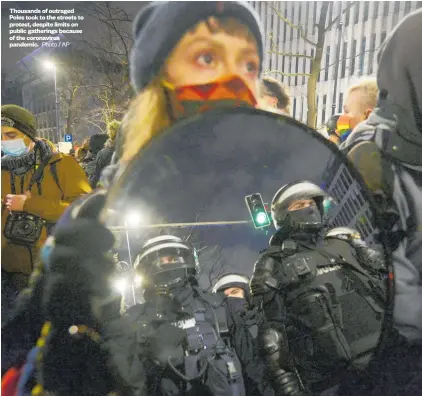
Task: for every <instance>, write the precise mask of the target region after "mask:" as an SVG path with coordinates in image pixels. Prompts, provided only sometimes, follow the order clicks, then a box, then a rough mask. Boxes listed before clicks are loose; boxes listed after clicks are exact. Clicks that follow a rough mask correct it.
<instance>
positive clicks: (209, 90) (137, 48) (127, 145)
mask: <svg viewBox="0 0 422 396" xmlns="http://www.w3.org/2000/svg"><path fill="white" fill-rule="evenodd" d="M157 26H160V29H159V30H157ZM133 32H134V46H133V48H132V52H131V61H130V75H131V80H132V86H133V88H134V91H135V93H136V97H135V98H134V100H133V102H132V104H131V106H130V109H129V111H128V113H127V114H126V116H125V118H124V121H123V124H122V139H123V140H124V142H123V144H122V145H120V143H118V144H116V153H118V154H119V155H118V157H119V162H118V164H117V165H116V166H115V171H114V172H112V173H111V175H110V177H109V178H108V180H106V181H105V182H102V183H101V184H102V185H103V186H104V189H99V190H98V191H97V192H95V193H94V194H91V195H89V196H88V197H87V198H85V199H81V200H79V201H78V202H76V203H75V204H74V205H72V207H71V208H69V210H68V211H66V213H65V214H64V215H63V216H62V218H61V220H60V221H59V223H58V225H57V226H56V228H55V232H54V234H53V238H52V239H51V240H50V241H49V242H48V243H47V244H46V245H45V248H44V249H43V252H42V257H43V259H42V261H43V262H48V263H49V264H48V266H44V267H43V268H42V270H41V271H40V272H41V275H40V277H39V278H38V280H37V282H34V286H33V287H32V288H31V290H29V291H28V293H27V296H28V297H27V301H28V302H27V303H26V304H23V306H25V307H29V305H30V303H31V304H33V305H36V306H39V305H40V304H41V301H40V298H39V294H38V293H36V290H38V289H37V288H39V287H42V284H43V282H45V283H47V287H45V288H43V293H42V294H44V295H45V296H44V299H43V300H42V303H43V304H44V305H46V306H49V304H50V303H52V302H55V304H58V305H59V306H67V305H69V302H71V304H72V306H73V307H75V310H74V311H72V312H76V314H75V315H74V316H73V317H72V321H77V322H79V323H84V322H85V323H87V326H88V327H91V326H92V324H93V323H96V324H98V322H99V326H100V327H101V326H106V323H104V322H103V321H102V319H101V318H98V312H97V311H96V310H90V309H89V307H92V304H91V301H93V300H96V298H95V296H96V295H97V293H100V292H99V290H106V289H107V288H106V285H105V284H104V283H102V282H105V276H102V275H104V273H105V272H106V270H107V268H109V267H108V266H107V265H105V264H104V263H106V262H107V259H106V257H104V256H105V255H104V252H105V251H107V249H111V248H112V246H113V242H110V240H109V239H108V238H105V237H104V234H107V231H108V230H107V229H106V228H105V227H104V226H103V225H102V224H101V223H100V222H99V220H98V214H99V213H100V212H101V209H102V208H103V206H104V203H105V200H106V199H107V188H108V186H109V185H110V182H113V181H115V180H117V178H118V177H119V174H120V172H122V171H123V170H124V168H125V167H126V166H127V165H128V164H129V163H130V161H131V160H132V158H134V157H135V156H136V155H139V154H140V152H142V150H144V149H145V150H146V149H147V145H148V143H150V142H151V141H152V140H153V139H155V138H157V137H158V136H160V134H161V133H163V132H165V130H166V129H167V128H168V127H169V126H171V125H173V124H174V123H175V122H177V121H179V120H181V119H183V118H188V117H191V116H195V115H196V114H198V112H204V111H207V110H208V109H213V108H216V107H225V108H232V107H236V106H246V107H255V106H256V103H257V97H258V92H259V87H260V73H261V70H262V60H263V40H262V33H261V26H260V23H259V19H258V16H257V15H256V13H255V11H254V10H253V9H252V8H251V7H250V6H249V5H248V4H247V3H245V2H232V1H230V2H214V1H209V2H184V1H180V2H153V3H150V4H149V5H147V6H145V7H143V9H142V10H141V12H140V14H139V15H138V16H137V18H136V19H135V21H134V26H133ZM151 177H155V176H154V175H151ZM157 182H159V181H158V180H157ZM76 235H77V237H76ZM111 240H113V238H111ZM90 246H97V251H98V254H97V255H95V254H94V253H92V254H91V256H90V257H89V260H88V259H87V258H86V257H85V252H86V250H87V247H90ZM90 251H91V250H90ZM81 255H82V256H81ZM84 257H85V258H84ZM95 262H98V263H102V265H100V266H99V267H98V271H99V273H97V274H96V275H97V276H95V277H92V275H91V274H92V269H91V266H92V265H94V263H95ZM62 263H66V265H63V264H62ZM72 263H73V264H72ZM70 267H71V268H72V271H70V270H69V268H70ZM53 268H54V276H52V274H51V271H53ZM57 271H58V272H57ZM69 271H70V272H69ZM69 273H72V274H73V276H76V274H77V273H80V274H84V276H81V277H80V281H81V284H80V285H79V286H78V287H77V288H75V287H70V286H69V287H68V286H67V285H68V284H69V282H70V279H71V277H69ZM78 279H79V277H78ZM81 287H82V288H83V289H84V293H78V290H79V289H80V288H81ZM53 291H54V293H53ZM100 294H101V293H100ZM49 296H51V297H49ZM53 296H54V298H53ZM29 302H30V303H29ZM77 306H78V307H79V309H77V308H76V307H77ZM23 311H25V309H24V308H23ZM32 312H33V310H32ZM42 312H45V313H46V314H45V315H46V316H49V315H50V316H49V317H50V318H54V320H53V324H54V326H58V327H59V328H61V330H63V331H62V332H61V333H60V334H64V336H63V337H64V338H63V339H60V340H59V339H55V338H54V336H53V335H54V334H58V333H57V332H54V331H51V334H53V335H52V337H53V338H52V339H51V342H52V343H53V344H54V345H56V346H57V348H58V349H55V348H52V349H49V351H50V352H51V353H53V352H54V351H55V350H56V351H57V355H58V356H60V354H61V353H62V352H63V353H64V351H63V350H60V348H59V345H67V346H68V348H66V351H67V352H66V359H63V361H61V362H60V365H58V367H60V371H61V374H60V375H57V376H55V375H54V374H52V377H54V378H56V380H57V381H58V382H59V383H60V386H63V387H64V388H66V387H70V388H68V389H71V390H72V392H73V393H78V394H80V395H83V394H92V392H91V391H92V388H91V389H89V387H90V386H91V385H92V387H93V388H95V386H96V384H94V383H92V382H91V381H90V378H91V377H92V375H91V376H89V377H88V373H92V370H93V369H92V368H93V367H94V366H95V367H98V366H97V365H96V364H94V363H95V362H96V361H97V356H98V355H97V354H101V352H100V350H101V345H102V344H101V343H99V346H98V349H95V348H94V347H93V349H91V350H89V351H88V350H87V351H86V353H79V354H76V353H75V354H73V353H72V351H76V349H74V348H72V347H71V345H72V344H73V343H78V342H79V338H78V337H70V335H69V334H67V333H66V331H67V330H65V329H63V328H62V326H63V317H62V316H64V317H66V318H67V319H68V318H69V316H68V315H70V311H60V310H59V311H57V310H54V309H52V310H49V308H46V309H44V310H42ZM78 312H80V313H82V312H83V313H84V314H83V315H82V314H81V315H80V316H79V315H78V314H77V313H78ZM94 312H95V315H94ZM38 319H40V318H38ZM19 323H20V324H21V326H20V327H21V328H27V325H26V323H27V321H25V322H24V323H22V321H16V322H15V326H16V325H17V324H19ZM66 323H67V322H66ZM54 326H53V327H54ZM13 328H14V327H13ZM11 331H12V329H10V332H11ZM22 332H25V330H23V331H22ZM27 332H28V333H29V332H30V333H31V334H40V332H41V327H39V326H37V327H35V328H31V330H30V331H29V329H27ZM31 339H32V340H33V342H34V344H35V341H36V339H35V340H34V339H33V338H31ZM59 341H60V342H61V343H59ZM81 342H82V343H83V342H84V341H83V340H82V341H81ZM2 344H3V343H2ZM69 351H70V352H71V355H68V354H69ZM66 362H68V363H66ZM20 363H21V364H22V361H21V362H20ZM71 363H72V364H71ZM75 367H78V368H76V369H75ZM49 368H50V369H52V368H53V366H49ZM84 368H86V370H84ZM117 370H118V371H120V370H119V369H117ZM105 371H107V370H105ZM52 373H53V372H52ZM66 373H67V374H68V375H66ZM103 375H105V374H104V373H102V374H100V377H101V376H103ZM140 375H141V374H140ZM46 376H47V375H46ZM46 376H45V378H46ZM105 377H107V375H105ZM50 378H51V377H50ZM56 385H57V383H56V384H52V383H49V385H48V386H50V388H51V389H52V390H53V389H54V388H55V387H56ZM57 386H58V385H57ZM90 392H91V393H90Z"/></svg>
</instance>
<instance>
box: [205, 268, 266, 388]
mask: <svg viewBox="0 0 422 396" xmlns="http://www.w3.org/2000/svg"><path fill="white" fill-rule="evenodd" d="M213 293H217V294H224V295H225V297H226V298H225V299H224V304H225V306H226V308H227V310H228V312H229V313H230V315H229V329H230V333H231V334H234V336H233V342H234V343H235V345H236V350H237V351H240V352H239V355H240V356H241V361H242V363H243V362H246V364H244V366H243V369H244V371H245V372H246V373H247V376H246V377H245V386H246V389H247V390H248V392H247V393H248V394H249V395H265V396H273V395H274V391H273V389H272V388H271V386H270V384H268V383H267V382H266V381H265V378H264V365H263V361H262V359H260V357H259V353H258V350H257V344H256V338H257V335H258V326H259V324H260V323H261V322H262V321H263V319H264V318H263V316H262V314H261V313H260V312H259V311H258V309H257V307H252V305H251V295H250V289H249V278H248V277H247V276H246V275H242V274H237V273H229V274H224V275H222V276H220V277H219V278H218V279H217V281H216V282H215V285H214V287H213ZM236 323H237V325H235V324H236ZM239 323H240V324H239ZM246 329H247V330H248V332H249V334H245V330H246ZM251 378H253V379H254V381H251V380H250V379H251Z"/></svg>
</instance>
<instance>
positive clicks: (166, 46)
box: [130, 1, 263, 92]
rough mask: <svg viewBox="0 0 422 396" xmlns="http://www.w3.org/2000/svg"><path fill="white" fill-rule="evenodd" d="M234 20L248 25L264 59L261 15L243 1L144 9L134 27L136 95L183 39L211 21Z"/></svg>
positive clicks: (132, 59) (132, 69) (132, 66)
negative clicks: (192, 30)
mask: <svg viewBox="0 0 422 396" xmlns="http://www.w3.org/2000/svg"><path fill="white" fill-rule="evenodd" d="M211 16H215V17H225V18H234V19H237V20H239V21H240V22H242V23H243V24H245V25H246V26H247V27H248V28H249V30H250V31H251V33H252V34H253V36H254V37H255V39H256V42H257V46H258V53H259V57H260V59H261V67H260V69H262V59H263V40H262V31H261V25H260V22H259V17H258V14H257V13H256V12H255V11H254V9H253V8H252V7H251V6H250V5H249V4H248V3H246V2H243V1H159V2H158V1H157V2H153V3H151V4H149V5H148V6H146V7H144V8H142V10H141V11H140V13H139V14H138V16H137V17H136V19H135V21H134V23H133V36H134V40H135V41H134V45H133V48H132V52H131V57H130V76H131V82H132V86H133V87H134V89H135V91H136V92H139V91H141V90H142V89H144V88H145V87H146V86H147V85H148V84H149V83H150V82H151V81H152V80H153V79H154V78H155V77H156V75H157V74H158V73H159V72H160V70H161V68H162V66H163V64H164V62H165V60H166V59H167V57H168V56H169V55H170V53H171V51H172V50H173V49H174V47H175V46H176V45H177V43H178V41H179V40H180V38H181V37H182V36H183V35H184V34H185V33H186V32H187V31H189V29H191V28H192V27H194V26H195V25H196V24H197V23H199V22H201V21H204V20H206V19H207V18H209V17H211Z"/></svg>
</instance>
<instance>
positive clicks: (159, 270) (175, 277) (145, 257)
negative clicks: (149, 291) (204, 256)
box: [134, 235, 199, 286]
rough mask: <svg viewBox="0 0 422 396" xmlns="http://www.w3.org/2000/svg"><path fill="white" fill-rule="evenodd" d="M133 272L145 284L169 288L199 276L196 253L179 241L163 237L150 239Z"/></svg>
mask: <svg viewBox="0 0 422 396" xmlns="http://www.w3.org/2000/svg"><path fill="white" fill-rule="evenodd" d="M134 267H135V272H136V274H137V275H140V276H141V277H142V278H143V279H145V280H146V281H147V282H146V283H154V284H155V286H169V285H173V284H176V283H178V282H181V281H187V280H191V279H193V278H195V276H196V275H197V274H198V272H199V261H198V256H197V253H196V249H195V248H194V247H193V246H191V245H190V244H189V243H187V242H185V241H183V240H182V239H180V238H178V237H175V236H172V235H163V236H159V237H156V238H152V239H149V240H148V241H147V242H146V243H145V244H144V245H143V247H142V249H141V251H140V253H139V254H138V256H137V257H136V260H135V264H134Z"/></svg>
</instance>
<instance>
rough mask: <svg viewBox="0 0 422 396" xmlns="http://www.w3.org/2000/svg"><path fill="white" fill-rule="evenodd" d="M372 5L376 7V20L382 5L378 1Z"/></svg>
mask: <svg viewBox="0 0 422 396" xmlns="http://www.w3.org/2000/svg"><path fill="white" fill-rule="evenodd" d="M372 4H373V5H374V18H376V17H377V16H378V12H379V6H380V3H379V2H378V1H374V2H372Z"/></svg>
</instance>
